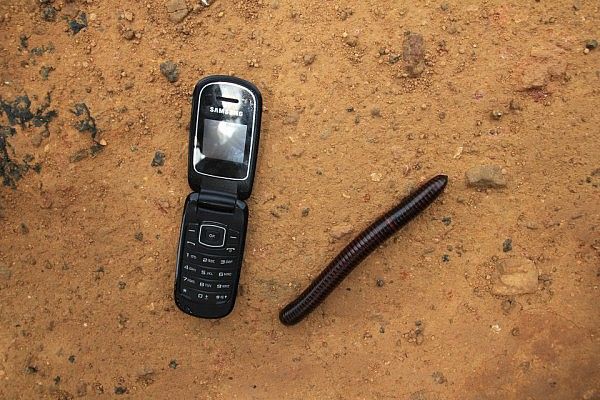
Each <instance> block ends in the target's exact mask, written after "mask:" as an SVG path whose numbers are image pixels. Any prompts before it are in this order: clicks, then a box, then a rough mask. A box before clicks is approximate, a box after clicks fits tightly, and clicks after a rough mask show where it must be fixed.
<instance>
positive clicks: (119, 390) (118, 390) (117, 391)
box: [115, 386, 127, 395]
mask: <svg viewBox="0 0 600 400" xmlns="http://www.w3.org/2000/svg"><path fill="white" fill-rule="evenodd" d="M125 393H127V388H126V387H124V386H115V394H119V395H121V394H125Z"/></svg>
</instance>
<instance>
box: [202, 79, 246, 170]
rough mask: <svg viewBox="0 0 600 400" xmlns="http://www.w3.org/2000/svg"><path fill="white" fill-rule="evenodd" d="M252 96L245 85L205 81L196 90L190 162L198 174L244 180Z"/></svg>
mask: <svg viewBox="0 0 600 400" xmlns="http://www.w3.org/2000/svg"><path fill="white" fill-rule="evenodd" d="M255 104H256V98H255V96H254V94H253V93H252V92H251V91H250V90H249V89H247V88H244V87H242V86H240V85H236V84H233V83H228V82H215V83H209V84H208V85H206V86H204V87H203V88H202V89H201V91H200V93H199V102H198V108H197V113H198V115H197V120H196V126H195V133H194V138H193V150H192V163H193V164H192V165H193V167H194V170H195V171H196V172H197V173H199V174H202V175H208V176H211V177H214V178H223V179H232V180H244V179H246V178H248V174H249V172H250V169H249V168H250V157H251V154H252V149H253V137H254V135H255V133H256V132H255V131H254V129H255V128H254V123H255V121H254V119H255V115H256V110H255Z"/></svg>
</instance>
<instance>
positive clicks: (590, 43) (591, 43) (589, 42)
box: [585, 39, 598, 50]
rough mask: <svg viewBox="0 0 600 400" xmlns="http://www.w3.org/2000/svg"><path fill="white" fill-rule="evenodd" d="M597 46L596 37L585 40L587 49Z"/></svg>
mask: <svg viewBox="0 0 600 400" xmlns="http://www.w3.org/2000/svg"><path fill="white" fill-rule="evenodd" d="M596 47H598V41H597V40H596V39H590V40H586V41H585V48H586V49H589V50H594V49H595V48H596Z"/></svg>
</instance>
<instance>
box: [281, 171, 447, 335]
mask: <svg viewBox="0 0 600 400" xmlns="http://www.w3.org/2000/svg"><path fill="white" fill-rule="evenodd" d="M447 184H448V177H447V176H446V175H437V176H435V177H434V178H432V179H430V180H429V181H427V182H425V183H423V184H422V185H421V186H419V187H418V188H417V189H416V190H414V191H413V192H412V193H411V194H409V195H408V196H407V197H405V198H404V199H402V201H401V202H400V203H399V204H398V205H397V206H395V207H394V208H392V209H391V210H390V211H388V212H387V213H385V214H384V215H382V216H381V217H379V219H377V220H376V221H375V222H373V223H372V224H371V225H369V226H368V227H367V228H366V229H365V230H363V231H362V232H361V233H360V234H359V235H358V236H356V237H355V238H354V240H352V241H351V242H350V243H349V244H348V245H347V246H346V247H344V249H343V250H342V251H341V252H340V253H339V254H338V255H337V257H335V258H334V259H333V260H332V261H331V262H330V263H329V265H328V266H327V267H326V268H325V269H324V270H323V271H322V272H321V273H320V274H319V275H318V276H317V277H316V278H315V279H314V280H313V281H312V283H311V284H310V285H309V286H308V287H307V288H306V289H305V290H304V291H303V292H302V293H301V294H300V295H299V296H298V297H297V298H296V299H295V300H293V301H292V302H290V303H289V304H288V305H287V306H285V307H284V308H283V309H282V310H281V312H280V313H279V320H280V321H281V322H282V323H283V324H284V325H294V324H297V323H298V322H300V321H301V320H302V319H304V318H305V317H306V316H307V315H308V314H310V313H311V311H313V310H314V309H315V308H316V307H317V306H318V305H319V304H321V303H322V302H323V301H324V300H325V299H326V298H327V296H329V294H330V293H331V292H332V291H333V290H334V289H335V288H336V287H337V286H338V285H339V284H340V283H341V282H342V280H344V278H345V277H346V276H348V274H349V273H350V272H351V271H352V270H353V269H354V268H356V266H357V265H358V264H360V262H361V261H363V260H364V259H365V258H366V257H367V256H368V255H369V254H371V253H372V252H373V251H374V250H375V249H376V248H377V247H378V246H380V245H381V244H382V243H383V242H385V241H386V240H387V239H389V238H390V237H391V236H392V235H393V234H394V233H396V232H397V231H398V230H399V229H400V228H402V227H403V226H404V225H406V224H407V223H408V222H410V221H411V220H412V219H413V218H415V217H416V216H417V215H419V214H420V213H421V212H422V211H423V210H425V209H426V208H427V207H428V206H429V205H430V204H431V203H433V202H434V200H435V199H437V198H438V196H439V195H440V194H442V192H443V191H444V189H445V188H446V185H447Z"/></svg>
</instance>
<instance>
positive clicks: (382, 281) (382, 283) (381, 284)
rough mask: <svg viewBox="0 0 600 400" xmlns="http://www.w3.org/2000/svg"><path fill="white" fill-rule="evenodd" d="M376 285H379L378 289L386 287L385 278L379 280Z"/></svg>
mask: <svg viewBox="0 0 600 400" xmlns="http://www.w3.org/2000/svg"><path fill="white" fill-rule="evenodd" d="M375 284H376V285H377V287H383V285H385V281H384V280H383V278H377V279H376V280H375Z"/></svg>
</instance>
